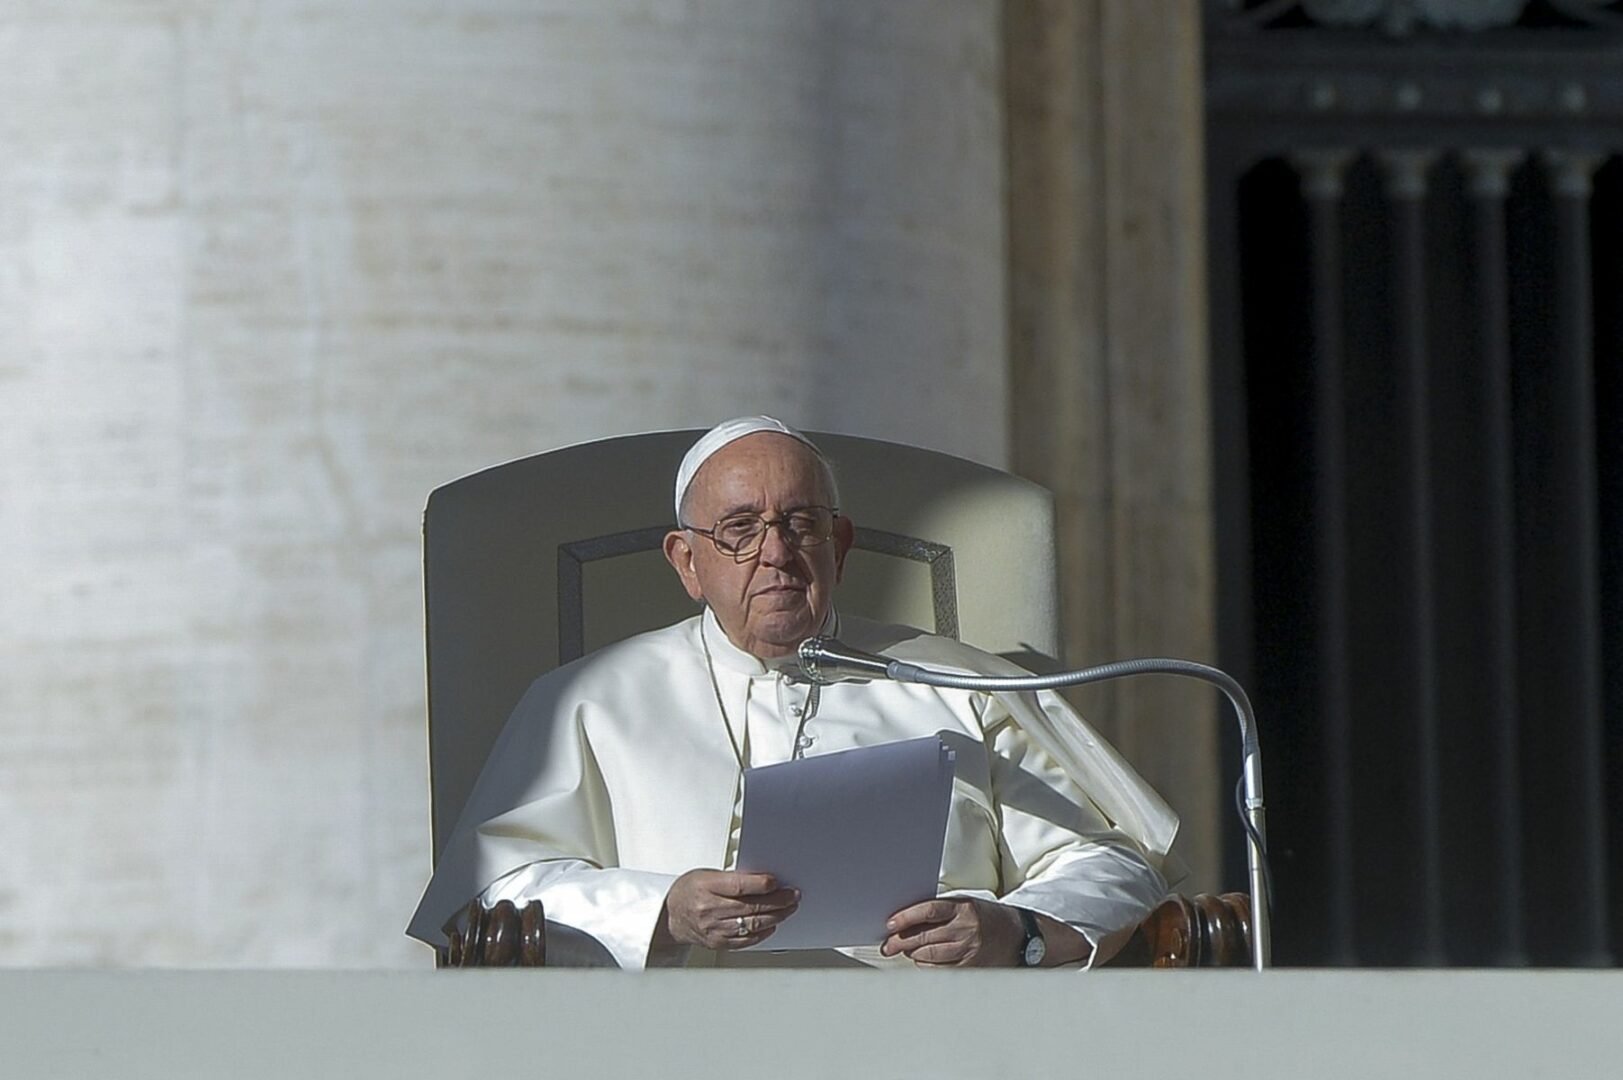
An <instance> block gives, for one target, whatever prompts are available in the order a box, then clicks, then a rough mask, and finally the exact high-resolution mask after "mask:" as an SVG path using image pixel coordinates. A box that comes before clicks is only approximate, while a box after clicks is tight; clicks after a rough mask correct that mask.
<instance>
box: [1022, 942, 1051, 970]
mask: <svg viewBox="0 0 1623 1080" xmlns="http://www.w3.org/2000/svg"><path fill="white" fill-rule="evenodd" d="M1047 953H1048V943H1047V942H1045V941H1043V939H1042V938H1040V937H1034V938H1032V939H1031V940H1030V941H1028V942H1026V966H1027V967H1036V966H1037V965H1039V964H1041V963H1042V962H1043V957H1044V956H1045V955H1047Z"/></svg>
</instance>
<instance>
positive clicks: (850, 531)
mask: <svg viewBox="0 0 1623 1080" xmlns="http://www.w3.org/2000/svg"><path fill="white" fill-rule="evenodd" d="M856 539H857V528H856V526H855V525H853V524H851V519H850V518H848V517H846V516H845V515H843V514H842V515H840V516H839V517H837V518H835V519H834V584H836V585H838V584H839V583H840V582H841V581H842V580H844V578H845V555H846V553H847V552H848V551H850V550H851V545H852V544H853V543H855V542H856Z"/></svg>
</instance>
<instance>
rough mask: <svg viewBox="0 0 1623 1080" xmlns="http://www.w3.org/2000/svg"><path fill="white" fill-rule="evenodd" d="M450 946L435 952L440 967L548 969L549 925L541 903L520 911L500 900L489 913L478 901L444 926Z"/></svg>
mask: <svg viewBox="0 0 1623 1080" xmlns="http://www.w3.org/2000/svg"><path fill="white" fill-rule="evenodd" d="M445 935H446V937H447V938H449V939H450V944H449V945H447V946H446V947H445V948H441V949H435V950H434V959H435V966H437V967H442V968H444V967H545V966H546V963H547V922H546V917H545V913H544V911H543V909H542V907H541V901H539V900H531V901H530V902H529V903H527V904H525V905H524V910H523V911H520V910H519V909H518V908H517V907H516V906H514V904H513V902H512V901H511V900H501V901H498V902H497V903H496V906H495V907H492V908H491V909H489V910H488V911H487V910H485V905H484V904H482V903H480V902H479V900H478V898H477V897H476V898H474V899H473V900H472V901H470V902H469V904H468V906H467V908H466V909H464V910H463V911H462V912H461V913H460V914H458V915H456V916H453V917H452V918H451V920H450V921H449V922H447V923H446V924H445Z"/></svg>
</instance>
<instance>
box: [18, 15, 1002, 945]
mask: <svg viewBox="0 0 1623 1080" xmlns="http://www.w3.org/2000/svg"><path fill="white" fill-rule="evenodd" d="M998 70H999V67H998V37H997V11H996V5H995V4H993V3H990V2H977V0H959V2H946V0H914V2H905V3H896V2H887V3H885V4H872V3H868V2H866V0H839V2H834V0H830V2H824V3H817V4H807V3H802V2H798V0H771V2H764V0H573V2H558V0H552V2H547V0H437V2H427V0H297V2H295V0H289V2H287V3H269V4H267V3H256V2H249V0H215V2H207V3H205V2H201V0H34V2H23V0H15V2H12V3H8V4H6V5H5V7H4V8H3V9H0V100H4V101H5V102H6V103H7V104H6V108H5V109H3V110H0V146H3V147H4V153H3V154H0V666H3V671H0V964H3V965H32V964H66V965H77V964H112V965H144V964H183V965H238V964H247V965H329V964H331V965H346V966H372V965H409V964H415V963H422V962H423V961H424V958H425V956H426V954H425V953H423V952H421V951H420V947H419V946H415V945H412V944H410V943H408V942H407V941H406V940H405V939H404V938H403V937H402V936H401V935H400V929H399V928H400V926H401V925H402V924H403V922H404V920H405V918H406V915H407V914H408V912H409V909H410V907H411V905H412V903H413V902H414V900H415V895H416V892H417V891H418V889H419V888H420V886H421V883H422V881H423V878H424V876H425V873H426V869H427V826H428V815H427V794H426V787H425V785H426V779H425V764H424V751H425V737H424V726H423V664H422V644H421V641H422V637H421V611H420V608H421V599H420V598H421V592H420V585H419V546H418V540H419V532H418V530H419V514H420V511H421V507H422V504H423V499H424V496H425V495H426V493H427V492H428V490H429V489H430V488H431V487H433V486H435V485H436V484H439V483H441V482H444V481H446V480H448V479H451V478H453V477H455V476H457V475H459V474H461V473H463V472H466V471H468V470H471V469H474V468H476V467H479V466H482V465H485V464H488V463H491V462H494V461H497V460H502V459H505V458H509V457H513V456H517V455H521V454H525V453H530V452H534V451H537V450H542V449H548V448H551V447H555V446H559V445H563V444H567V443H570V442H574V441H577V440H581V439H587V438H593V437H598V436H603V435H609V434H616V433H620V432H624V431H629V430H638V429H645V428H653V427H668V426H687V425H698V424H704V423H708V422H710V421H711V420H713V419H716V418H719V417H720V416H723V415H728V414H731V413H734V412H738V411H744V410H757V409H770V410H776V411H779V412H780V413H781V414H783V415H785V416H787V417H791V418H794V419H797V420H799V421H800V422H802V423H803V424H805V425H807V426H811V427H823V428H834V429H843V430H848V431H852V432H856V433H861V434H882V435H886V436H888V437H892V438H898V439H902V440H906V441H914V442H918V443H922V444H925V445H930V446H935V447H938V448H941V449H946V450H950V451H954V452H958V453H963V454H966V455H969V456H972V457H976V458H980V459H982V460H986V461H989V462H992V463H994V464H1000V463H1002V462H1003V461H1004V458H1005V444H1006V441H1007V438H1008V424H1007V421H1006V420H1005V416H1004V413H1005V401H1006V386H1005V347H1004V306H1003V261H1002V259H1003V231H1002V222H1003V209H1002V201H1001V200H1002V189H1001V184H1002V156H1001V145H1000V137H1001V117H1000V108H999V95H998Z"/></svg>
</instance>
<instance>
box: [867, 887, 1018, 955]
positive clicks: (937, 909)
mask: <svg viewBox="0 0 1623 1080" xmlns="http://www.w3.org/2000/svg"><path fill="white" fill-rule="evenodd" d="M885 929H886V930H887V931H889V936H888V937H886V938H885V943H884V944H883V945H881V946H880V947H879V951H880V952H881V953H883V954H884V955H885V956H895V955H896V954H898V953H901V954H903V955H905V956H907V957H908V958H909V959H911V960H912V961H913V962H914V963H916V964H919V965H921V966H924V967H1013V966H1014V965H1015V964H1016V963H1017V962H1018V961H1019V959H1020V947H1021V945H1022V944H1023V943H1024V942H1025V939H1026V933H1025V929H1024V928H1023V927H1022V926H1021V924H1020V913H1019V912H1017V911H1016V910H1015V909H1014V908H1012V907H1009V906H1008V905H1006V904H996V903H993V902H992V901H990V900H978V899H976V898H974V897H970V896H938V897H936V898H935V899H934V900H925V901H923V902H922V903H918V904H914V905H913V906H912V907H906V908H903V909H902V910H900V911H898V912H897V913H896V914H894V915H892V916H891V917H890V921H889V922H887V923H886V924H885Z"/></svg>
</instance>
